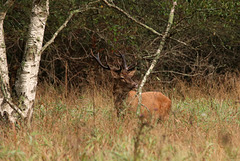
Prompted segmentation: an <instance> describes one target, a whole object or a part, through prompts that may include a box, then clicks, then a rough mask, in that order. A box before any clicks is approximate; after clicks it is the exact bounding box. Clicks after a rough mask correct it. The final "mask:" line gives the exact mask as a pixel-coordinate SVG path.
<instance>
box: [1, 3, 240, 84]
mask: <svg viewBox="0 0 240 161" xmlns="http://www.w3.org/2000/svg"><path fill="white" fill-rule="evenodd" d="M239 3H240V2H238V1H235V0H233V1H227V0H221V1H215V0H208V1H205V0H204V1H186V0H180V1H178V6H177V7H176V14H175V19H174V20H175V21H174V25H173V29H172V30H171V31H170V35H169V38H168V39H167V45H166V47H165V49H164V52H163V53H162V56H161V58H160V60H159V62H158V64H157V66H156V68H155V74H154V75H153V76H152V80H158V79H159V78H160V80H168V81H169V80H173V79H174V78H178V79H185V80H188V81H190V82H191V81H192V79H198V78H202V77H203V76H205V79H209V77H218V75H219V74H225V73H226V72H235V71H236V70H238V69H239V66H240V65H239V61H238V60H239V54H238V53H239V35H240V33H239V27H240V26H239V24H240V23H239V16H240V15H239V10H238V7H239V5H240V4H239ZM115 4H116V5H117V6H119V7H120V8H122V9H123V10H125V11H126V12H128V13H130V14H131V15H132V16H133V17H135V18H136V19H138V20H139V21H141V22H143V23H145V24H147V25H149V26H151V27H152V28H154V29H155V30H157V31H158V32H160V33H161V32H163V31H165V27H166V25H167V20H168V14H169V10H170V8H171V5H172V3H171V1H168V0H165V1H161V2H159V1H157V0H147V1H146V0H138V1H136V0H130V1H116V2H115ZM86 5H90V1H88V0H85V1H78V0H71V1H63V0H59V1H51V2H50V16H49V19H48V24H47V28H46V32H45V42H46V41H48V40H49V39H50V38H51V36H52V35H53V33H54V32H55V31H56V30H57V28H58V27H59V26H60V25H61V24H62V23H63V22H64V21H65V19H66V17H67V16H68V14H69V12H70V11H72V10H74V9H77V8H85V6H86ZM91 6H92V7H95V9H90V10H88V11H86V12H83V13H79V14H78V15H75V16H74V18H73V19H72V20H71V22H70V23H69V24H68V26H67V27H66V28H65V29H64V30H63V32H61V33H60V34H59V36H58V37H57V39H56V40H55V43H54V44H53V45H51V46H50V47H49V48H48V49H47V50H46V52H45V53H43V56H42V62H41V72H40V75H39V76H40V81H43V80H47V81H49V82H51V83H53V84H62V83H63V82H64V80H66V79H67V80H68V83H70V84H75V85H76V84H79V82H82V83H81V85H80V86H85V85H86V84H87V83H89V82H88V80H86V78H87V75H88V73H89V71H96V68H97V67H94V63H93V61H92V60H91V57H89V51H90V50H91V49H92V50H93V51H94V52H100V53H101V54H102V55H104V54H107V55H108V56H110V61H113V62H114V55H113V54H112V53H113V52H121V53H125V54H126V55H127V58H128V61H129V62H131V63H136V64H137V69H138V71H139V76H140V75H141V74H142V73H143V72H145V71H146V69H147V67H148V66H149V64H150V62H151V60H152V58H153V57H152V55H153V54H154V53H155V51H156V49H157V47H158V44H159V41H160V39H159V37H158V36H157V35H154V34H153V33H151V32H150V31H149V30H147V29H145V28H143V27H141V26H139V25H137V24H136V23H135V22H132V21H131V20H129V19H128V18H126V17H125V16H124V15H123V14H122V13H120V12H118V11H116V10H113V9H110V8H108V7H107V6H106V5H105V4H104V3H102V2H98V3H93V4H91ZM30 8H31V2H30V1H29V0H24V1H16V2H15V5H14V6H13V8H12V9H11V10H10V11H9V12H8V14H7V17H6V20H5V24H4V27H5V33H6V35H5V36H6V45H7V53H8V62H9V66H10V75H11V81H12V84H14V81H15V79H14V78H15V75H16V70H17V69H18V68H19V66H20V65H19V62H21V61H20V60H21V58H22V54H23V50H24V44H25V41H26V35H27V30H28V23H29V15H30V13H31V10H30ZM174 39H178V40H181V41H183V42H186V43H187V44H188V45H187V46H186V45H183V44H181V43H179V42H176V41H175V40H174ZM80 69H81V70H80ZM66 70H67V71H68V73H67V74H68V75H66V73H65V71H66ZM93 74H97V73H93ZM66 76H67V78H66ZM99 82H101V80H99ZM104 83H107V82H103V84H104ZM100 84H101V83H100Z"/></svg>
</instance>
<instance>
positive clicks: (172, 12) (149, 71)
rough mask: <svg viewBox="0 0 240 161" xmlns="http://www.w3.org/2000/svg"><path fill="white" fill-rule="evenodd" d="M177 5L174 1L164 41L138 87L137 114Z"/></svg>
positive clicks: (163, 42) (164, 38)
mask: <svg viewBox="0 0 240 161" xmlns="http://www.w3.org/2000/svg"><path fill="white" fill-rule="evenodd" d="M176 5H177V2H173V6H172V9H171V12H170V15H169V20H168V25H167V28H166V31H165V33H164V35H163V36H162V41H161V42H160V45H159V48H158V49H157V51H156V57H155V58H154V59H153V61H152V64H151V66H150V67H149V69H148V71H147V72H146V74H145V76H144V77H143V80H142V82H141V84H140V86H139V88H138V108H137V115H139V114H140V107H141V102H142V88H143V86H144V84H145V82H146V81H147V77H148V76H149V75H150V73H151V72H152V70H153V68H154V67H155V65H156V63H157V60H158V59H159V58H160V55H161V52H162V49H163V46H164V44H165V40H166V37H167V35H168V32H169V30H170V28H171V25H172V23H173V18H174V10H175V6H176Z"/></svg>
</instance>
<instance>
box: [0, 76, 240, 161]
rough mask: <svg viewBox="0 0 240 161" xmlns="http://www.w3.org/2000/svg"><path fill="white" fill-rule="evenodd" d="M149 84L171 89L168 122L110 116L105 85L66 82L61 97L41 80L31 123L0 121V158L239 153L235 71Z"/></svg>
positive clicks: (238, 156)
mask: <svg viewBox="0 0 240 161" xmlns="http://www.w3.org/2000/svg"><path fill="white" fill-rule="evenodd" d="M209 84H211V85H209ZM148 88H149V89H153V88H154V89H155V90H156V89H157V90H159V91H162V92H163V93H164V94H165V95H167V96H169V97H170V98H171V100H172V111H171V113H170V117H169V119H168V120H167V121H164V122H160V123H158V124H157V123H152V124H151V125H145V126H141V125H142V124H141V123H139V120H138V118H137V117H136V116H135V114H130V113H129V114H126V116H125V117H124V118H117V117H116V111H115V110H114V108H113V99H112V94H111V90H109V89H106V88H100V87H98V86H95V87H87V88H84V89H82V90H80V89H77V88H75V89H74V88H72V89H71V90H70V91H69V92H68V95H67V96H65V94H66V93H65V92H64V88H61V87H57V88H54V87H52V86H50V85H47V84H40V85H39V87H38V92H37V100H36V103H35V109H34V110H35V111H34V117H33V121H32V124H31V127H29V128H26V127H25V126H24V125H22V124H20V123H18V124H17V126H16V128H15V129H14V128H9V127H7V126H5V125H1V129H0V160H28V161H29V160H98V161H101V160H105V161H106V160H144V161H147V160H171V161H178V160H179V161H180V160H189V161H190V160H191V161H192V160H196V161H202V160H211V161H221V160H240V102H239V96H240V83H239V79H238V78H237V77H235V78H231V79H226V80H224V83H222V84H219V83H214V82H209V83H206V84H199V83H196V84H194V83H193V84H192V85H191V86H189V85H187V84H186V83H184V82H180V81H179V83H177V84H176V85H175V87H174V88H173V87H172V88H164V89H163V88H162V87H161V85H158V86H156V85H155V86H154V87H148ZM140 128H141V129H140ZM140 130H141V132H139V131H140Z"/></svg>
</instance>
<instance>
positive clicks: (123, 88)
mask: <svg viewBox="0 0 240 161" xmlns="http://www.w3.org/2000/svg"><path fill="white" fill-rule="evenodd" d="M91 54H92V56H93V57H94V58H95V60H96V61H97V62H98V64H99V65H100V66H101V67H103V68H104V69H106V70H110V72H111V75H112V77H113V78H114V86H113V96H114V106H115V108H116V110H117V115H118V116H120V114H121V112H122V110H123V109H124V106H123V101H124V99H126V98H127V100H126V102H127V105H129V106H130V109H131V110H132V111H135V112H136V111H137V106H138V99H137V98H136V97H135V95H136V92H135V91H133V89H135V88H137V83H136V82H135V81H133V80H132V77H133V76H134V74H135V70H132V69H133V68H132V67H131V68H130V67H128V66H127V64H126V60H125V56H124V55H123V54H120V57H121V58H122V65H121V66H120V68H116V67H110V66H109V65H108V64H107V65H103V64H102V62H101V60H100V58H99V53H98V54H97V55H94V54H93V52H92V51H91ZM141 103H142V106H141V116H142V118H148V117H150V116H153V117H155V118H157V119H162V120H163V119H166V118H168V115H169V112H170V109H171V100H170V99H169V98H168V97H166V96H164V95H163V94H162V93H161V92H144V93H142V102H141Z"/></svg>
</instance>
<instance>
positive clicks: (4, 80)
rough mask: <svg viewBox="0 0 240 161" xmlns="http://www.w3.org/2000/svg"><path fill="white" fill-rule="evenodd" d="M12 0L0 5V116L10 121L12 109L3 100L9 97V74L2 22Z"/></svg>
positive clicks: (14, 119) (12, 119) (12, 115)
mask: <svg viewBox="0 0 240 161" xmlns="http://www.w3.org/2000/svg"><path fill="white" fill-rule="evenodd" d="M13 3H14V0H8V1H6V3H5V4H4V5H3V6H1V7H0V112H1V116H3V117H4V116H6V115H7V118H6V119H9V120H10V121H11V122H15V121H16V118H15V117H14V114H13V112H14V110H13V109H12V108H11V107H10V105H9V104H8V103H7V102H6V101H5V100H6V99H11V94H10V88H9V76H8V64H7V54H6V45H5V40H4V29H3V23H4V19H5V16H6V13H7V10H8V9H9V8H10V7H11V6H12V5H13Z"/></svg>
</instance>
